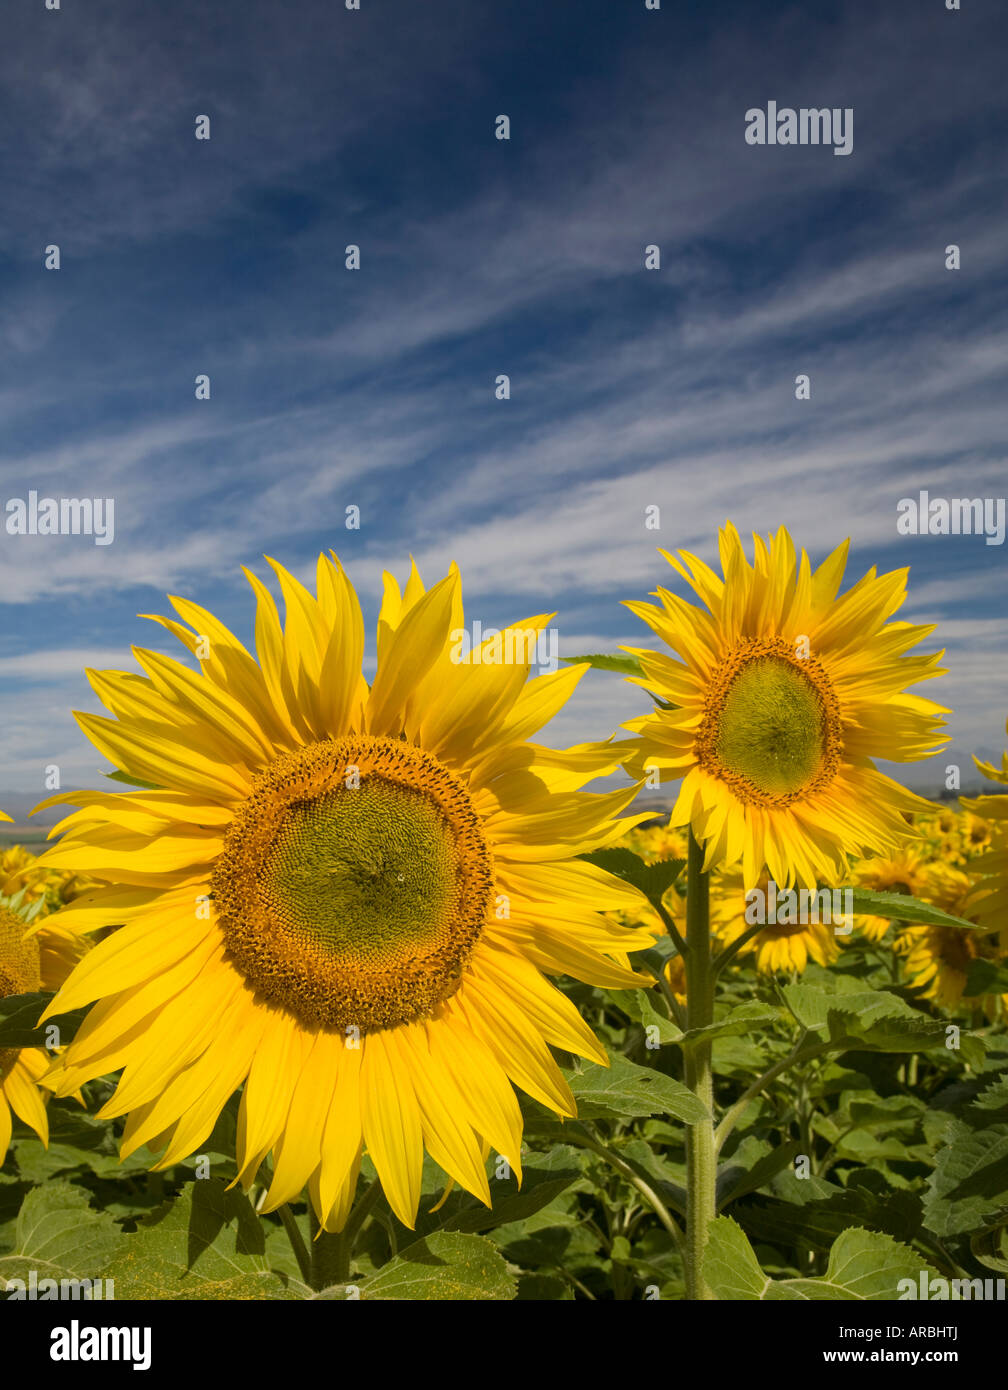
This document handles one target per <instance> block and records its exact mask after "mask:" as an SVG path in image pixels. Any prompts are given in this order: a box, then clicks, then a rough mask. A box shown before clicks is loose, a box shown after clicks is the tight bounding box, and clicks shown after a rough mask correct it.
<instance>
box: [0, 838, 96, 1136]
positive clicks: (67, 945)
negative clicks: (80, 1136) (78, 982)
mask: <svg viewBox="0 0 1008 1390" xmlns="http://www.w3.org/2000/svg"><path fill="white" fill-rule="evenodd" d="M2 819H3V820H9V819H10V818H9V817H8V816H2ZM44 911H45V909H44V908H43V907H41V905H36V906H34V907H33V906H32V905H31V904H30V903H29V901H28V899H27V896H26V895H25V894H24V892H20V893H17V894H15V895H14V897H11V898H0V999H7V998H9V997H10V996H11V995H14V994H34V993H35V992H36V991H37V990H47V991H48V990H54V989H57V988H58V987H59V986H60V985H61V984H62V983H63V981H64V980H65V979H66V978H67V976H68V975H69V974H70V972H71V970H72V969H73V967H74V966H75V965H76V963H77V962H78V961H79V960H80V958H81V955H82V954H83V950H84V943H83V942H82V941H80V940H79V939H77V938H75V937H74V936H73V935H72V934H71V933H70V932H68V931H66V930H64V929H63V927H62V925H61V924H56V923H53V922H47V923H46V924H45V925H43V926H36V925H34V923H35V921H36V919H37V918H38V917H39V916H40V915H42V914H43V913H44ZM51 1062H52V1058H51V1057H50V1055H49V1054H48V1053H46V1052H45V1051H44V1050H43V1049H42V1048H40V1047H0V1164H2V1163H3V1161H4V1159H5V1157H6V1155H7V1149H8V1147H9V1146H10V1139H11V1128H12V1123H13V1120H12V1112H13V1114H14V1115H17V1116H18V1117H19V1118H20V1119H22V1120H23V1121H24V1122H25V1124H26V1125H29V1126H30V1127H31V1128H32V1129H33V1130H34V1131H35V1133H36V1134H37V1135H38V1137H39V1138H40V1139H41V1140H42V1142H43V1144H46V1145H48V1143H49V1122H48V1119H47V1117H46V1109H45V1104H44V1101H43V1097H42V1094H41V1092H40V1090H39V1082H40V1081H41V1080H42V1078H43V1077H44V1076H45V1075H46V1073H47V1072H48V1071H49V1068H50V1064H51Z"/></svg>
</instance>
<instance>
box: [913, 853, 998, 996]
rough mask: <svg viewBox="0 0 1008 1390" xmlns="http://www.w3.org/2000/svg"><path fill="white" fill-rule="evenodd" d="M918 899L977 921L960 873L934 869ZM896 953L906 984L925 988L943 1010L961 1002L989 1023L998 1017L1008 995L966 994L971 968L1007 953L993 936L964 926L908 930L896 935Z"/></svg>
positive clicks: (967, 881)
mask: <svg viewBox="0 0 1008 1390" xmlns="http://www.w3.org/2000/svg"><path fill="white" fill-rule="evenodd" d="M921 896H922V897H923V898H924V899H925V900H926V901H927V902H930V903H933V904H934V906H935V907H940V908H941V909H942V911H943V912H948V913H950V914H951V915H952V916H953V917H963V918H965V919H966V920H967V921H974V922H980V921H981V918H980V915H979V913H978V912H977V911H976V903H975V896H974V892H973V884H972V882H971V880H970V878H969V876H968V875H967V874H965V873H963V872H962V871H961V870H960V869H955V868H951V867H949V866H948V865H947V864H932V865H930V866H929V867H928V869H927V871H926V873H925V875H924V883H923V886H922V891H921ZM897 944H898V948H899V950H900V951H901V952H902V953H903V954H904V956H905V958H906V959H905V965H906V973H907V976H908V977H909V979H910V982H911V983H912V984H914V985H916V986H918V987H923V993H924V997H925V998H927V999H933V1000H934V1001H935V1002H936V1003H938V1004H941V1005H942V1006H943V1007H944V1008H947V1009H955V1008H956V1007H957V1006H958V1005H959V1004H960V1003H961V1002H962V1003H965V1004H969V1005H973V1006H976V1007H979V1008H981V1009H982V1010H983V1011H984V1013H986V1014H987V1015H988V1017H989V1018H992V1019H995V1018H998V1017H1000V1016H1001V1015H1002V1014H1003V1013H1004V1010H1005V1005H1006V1003H1008V995H971V996H966V994H965V989H966V984H967V980H968V976H969V969H970V966H971V965H972V964H973V962H974V961H976V960H988V961H991V962H992V963H1000V962H1002V961H1003V960H1004V957H1005V952H1004V950H1003V949H1002V947H1001V946H1000V944H999V942H998V940H997V935H996V933H992V932H989V931H986V930H983V929H982V927H981V928H978V929H977V930H975V931H971V930H969V928H967V927H935V926H913V925H911V926H909V927H907V928H906V929H905V930H903V931H902V932H901V933H900V936H899V938H898V942H897Z"/></svg>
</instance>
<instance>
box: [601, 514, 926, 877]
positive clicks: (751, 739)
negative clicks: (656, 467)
mask: <svg viewBox="0 0 1008 1390" xmlns="http://www.w3.org/2000/svg"><path fill="white" fill-rule="evenodd" d="M754 543H755V559H754V563H753V565H752V566H750V565H749V563H748V561H747V560H746V557H745V553H744V551H743V548H742V542H741V540H740V539H739V535H738V532H737V531H736V530H735V528H734V526H732V525H730V524H729V525H727V526H726V527H725V529H724V530H723V531H722V532H721V536H720V548H721V564H722V569H723V572H724V578H723V579H722V578H721V577H719V576H718V575H717V574H715V573H714V571H713V570H711V569H710V568H709V567H708V566H707V565H705V564H704V563H703V562H702V561H701V560H698V559H697V558H696V557H695V556H692V555H690V554H688V553H687V552H686V551H680V552H679V554H680V556H681V561H680V560H679V559H676V558H675V557H674V556H672V555H670V554H668V553H667V552H664V551H663V552H662V553H663V554H664V555H665V558H666V560H668V562H669V564H670V565H672V566H673V568H674V569H675V570H676V571H677V573H678V574H680V575H681V576H682V577H683V578H684V579H685V580H686V581H687V582H688V583H689V584H690V585H691V587H692V588H693V589H694V591H695V592H696V593H697V595H698V596H699V598H700V599H701V600H702V603H703V605H704V606H703V607H702V608H700V607H696V606H694V605H692V604H690V603H687V602H686V601H685V600H684V599H681V598H679V597H678V596H677V595H675V594H673V593H671V592H670V591H668V590H666V589H663V588H660V589H658V590H657V593H656V597H657V598H658V599H659V601H660V607H655V606H653V605H651V604H647V603H639V602H629V603H627V607H628V608H630V609H631V611H632V612H634V613H636V614H637V615H638V617H640V618H642V619H643V620H644V622H646V623H647V624H648V626H649V627H650V628H651V629H652V630H653V631H654V632H655V633H656V634H657V636H658V637H659V638H661V640H662V642H664V643H665V644H666V645H667V646H668V647H669V648H670V649H671V653H672V655H669V654H667V653H665V652H654V651H650V650H647V649H640V648H627V650H629V651H631V652H632V654H633V655H634V656H636V657H637V658H638V659H639V660H640V663H641V667H642V670H643V674H642V676H641V677H640V678H639V679H635V683H636V684H638V685H641V686H644V687H645V688H646V689H647V690H649V691H651V692H654V693H655V694H657V695H658V696H659V697H661V698H663V699H664V701H665V702H666V704H667V705H668V706H669V708H661V709H658V710H656V711H655V712H654V713H653V714H648V715H644V716H643V717H641V718H639V719H635V720H633V721H632V722H630V723H628V725H627V727H628V728H630V729H632V730H633V731H634V732H635V733H636V734H637V738H636V740H635V741H634V742H635V744H636V753H635V755H634V757H633V758H632V759H631V763H630V765H631V766H632V767H633V768H634V769H635V770H642V769H643V768H645V767H652V768H658V769H659V770H660V774H659V775H660V777H661V779H662V780H665V781H674V780H677V779H680V778H681V779H682V786H681V788H680V791H679V796H678V800H677V801H676V805H675V809H674V810H673V812H672V817H671V821H670V824H671V825H672V826H684V825H687V824H688V825H690V826H691V827H692V829H693V832H694V834H695V835H696V837H697V839H698V840H699V841H700V842H701V843H702V844H703V845H705V846H706V856H705V867H707V868H710V867H711V866H712V865H714V864H716V863H720V862H725V863H727V864H736V863H739V862H741V863H742V865H743V872H744V876H745V881H746V883H748V884H753V883H755V882H756V879H757V876H758V875H759V873H760V870H761V868H762V866H764V865H766V867H767V868H768V869H769V871H770V874H771V876H772V877H773V878H774V880H775V882H777V883H780V884H784V885H790V884H791V883H793V882H795V881H798V882H800V883H802V884H803V885H805V886H807V887H809V888H812V887H815V886H816V884H817V883H820V882H837V881H838V877H839V875H840V874H841V873H842V872H843V871H844V869H845V867H846V857H847V855H848V854H852V853H878V852H880V851H884V850H889V849H894V848H896V847H897V846H899V845H900V844H902V843H903V842H904V841H905V840H906V839H907V838H909V836H910V835H912V834H913V832H912V831H911V830H910V829H909V827H908V825H907V820H906V817H907V816H909V815H911V814H912V813H914V812H919V811H921V810H922V809H927V808H928V803H927V802H926V801H924V800H923V799H922V798H921V797H918V796H915V795H914V794H913V793H911V792H908V791H907V790H906V789H905V788H903V787H901V786H900V785H899V784H898V783H896V782H894V781H893V780H892V779H891V778H888V777H885V776H883V774H882V773H880V772H878V771H877V770H876V768H875V766H874V763H873V761H872V760H873V759H875V758H885V759H889V760H891V761H895V762H908V761H912V760H915V759H918V758H925V757H928V756H929V755H930V754H932V753H934V752H935V751H936V750H937V748H938V747H939V746H940V745H939V743H937V742H936V730H937V729H938V727H940V726H941V724H942V723H943V722H944V721H942V720H940V719H939V718H938V717H937V716H938V715H939V714H941V713H943V712H947V711H944V710H943V708H942V706H940V705H936V704H934V703H933V702H932V701H930V700H925V699H922V698H921V697H920V696H917V695H909V694H906V693H905V687H906V686H908V685H911V684H915V683H916V682H918V681H921V680H924V679H926V678H928V677H931V676H937V675H940V674H941V671H940V669H939V667H938V661H939V659H940V655H941V654H940V653H939V654H937V655H933V656H919V655H916V656H910V655H907V653H908V652H909V650H910V648H911V647H913V646H915V645H916V644H917V643H918V642H919V641H920V640H921V639H922V638H923V637H925V636H927V634H928V633H930V632H931V631H932V630H933V628H932V627H930V626H929V627H915V626H912V625H911V624H909V623H905V622H890V621H889V619H890V618H891V617H892V615H893V614H894V613H895V612H896V611H897V610H898V609H899V607H900V605H901V604H902V603H903V600H904V598H905V596H906V575H907V571H906V570H897V571H894V572H893V573H892V574H886V575H876V573H875V571H874V570H871V571H869V573H868V574H866V575H865V577H864V578H863V579H862V580H860V582H859V583H857V584H855V585H854V587H853V588H851V589H849V590H848V591H847V592H846V593H845V594H843V595H842V596H840V597H837V594H838V590H839V587H840V582H841V579H842V576H843V570H844V565H845V562H846V555H847V547H848V543H845V544H844V545H842V546H840V547H839V548H838V549H837V550H835V551H834V552H833V554H832V555H830V556H829V558H828V559H827V560H825V561H824V562H823V564H822V565H820V566H819V568H818V569H817V570H816V571H815V572H813V571H812V568H811V565H810V563H809V558H808V556H807V555H806V553H805V552H804V551H802V552H801V554H800V557H796V555H795V548H794V543H793V542H792V540H791V537H790V536H789V535H788V533H787V531H786V530H785V529H784V528H783V527H781V529H780V530H779V531H778V532H777V534H776V535H775V536H774V537H773V538H772V539H771V541H770V544H769V546H767V544H766V543H765V542H764V541H763V540H762V538H761V537H759V536H756V537H754Z"/></svg>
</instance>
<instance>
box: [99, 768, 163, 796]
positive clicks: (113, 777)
mask: <svg viewBox="0 0 1008 1390" xmlns="http://www.w3.org/2000/svg"><path fill="white" fill-rule="evenodd" d="M105 776H106V777H107V778H108V780H109V781H110V782H122V783H123V785H124V786H127V787H144V788H146V790H147V791H152V792H159V791H161V790H163V789H162V788H161V787H159V786H158V784H157V783H156V782H141V781H140V778H139V777H128V776H127V775H126V773H125V772H120V771H119V770H118V768H117V769H116V771H115V772H106V773H105Z"/></svg>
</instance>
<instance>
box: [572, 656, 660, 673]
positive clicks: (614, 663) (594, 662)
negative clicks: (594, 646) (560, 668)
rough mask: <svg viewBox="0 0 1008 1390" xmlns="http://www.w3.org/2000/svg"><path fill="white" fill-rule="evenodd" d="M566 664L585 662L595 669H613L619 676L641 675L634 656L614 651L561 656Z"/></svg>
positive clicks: (577, 664)
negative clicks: (622, 654)
mask: <svg viewBox="0 0 1008 1390" xmlns="http://www.w3.org/2000/svg"><path fill="white" fill-rule="evenodd" d="M560 660H561V661H562V662H564V663H565V665H567V666H581V665H583V664H584V663H585V662H587V663H588V665H589V666H591V667H593V668H594V669H595V670H596V671H615V672H617V674H619V675H621V676H642V675H643V674H644V670H643V667H642V666H641V664H640V662H639V661H638V660H637V658H636V657H635V656H621V655H619V654H618V653H616V652H614V653H612V655H610V654H609V653H608V652H592V653H591V654H590V655H589V656H562V657H561V658H560Z"/></svg>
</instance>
